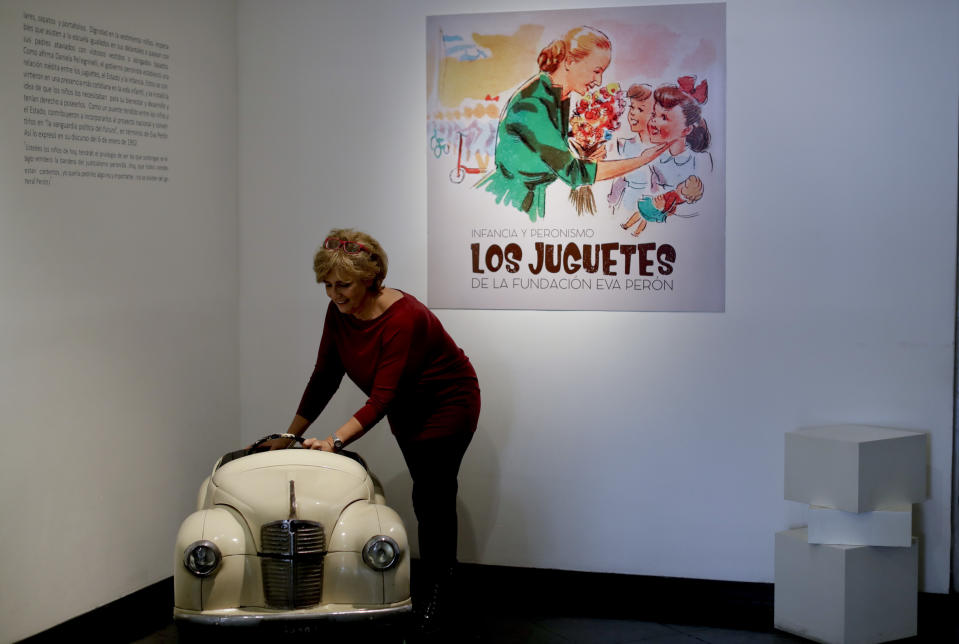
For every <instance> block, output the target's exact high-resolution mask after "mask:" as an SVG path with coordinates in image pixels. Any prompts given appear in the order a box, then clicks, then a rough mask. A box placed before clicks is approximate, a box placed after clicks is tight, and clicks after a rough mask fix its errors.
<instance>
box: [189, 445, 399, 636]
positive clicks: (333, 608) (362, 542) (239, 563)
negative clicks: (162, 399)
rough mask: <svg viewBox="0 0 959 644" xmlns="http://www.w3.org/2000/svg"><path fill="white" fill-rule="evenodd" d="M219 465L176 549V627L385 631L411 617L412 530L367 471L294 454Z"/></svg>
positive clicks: (342, 461)
mask: <svg viewBox="0 0 959 644" xmlns="http://www.w3.org/2000/svg"><path fill="white" fill-rule="evenodd" d="M229 456H230V455H227V456H226V457H224V458H223V459H220V461H217V464H216V466H215V467H214V471H213V473H212V474H211V475H210V477H208V478H207V479H206V480H205V481H204V482H203V485H202V486H201V487H200V491H199V498H198V503H197V508H198V509H197V511H196V512H194V513H193V514H191V515H190V516H188V517H187V518H186V520H184V522H183V524H182V525H181V527H180V531H179V534H178V535H177V541H176V547H175V549H174V562H173V566H174V575H173V578H174V618H175V619H177V620H179V621H181V622H184V621H185V622H192V623H196V624H214V625H220V626H223V625H255V624H258V623H261V622H264V621H272V620H289V619H293V620H297V619H310V618H321V619H333V620H349V619H359V620H377V619H380V618H391V617H397V616H402V615H404V614H405V613H408V612H409V611H410V609H411V603H410V591H409V589H410V583H409V578H410V574H409V571H410V558H409V550H408V544H407V539H406V530H405V528H404V526H403V522H402V520H401V519H400V517H399V515H398V514H397V513H396V512H395V511H393V510H392V509H391V508H389V507H388V506H387V505H386V503H385V499H384V497H383V493H382V490H381V488H380V486H379V484H378V483H377V482H376V480H375V479H374V478H373V477H372V476H371V475H370V473H369V472H368V471H367V469H366V467H364V466H363V465H361V464H360V463H359V462H358V461H356V460H353V459H352V458H349V457H347V456H343V455H340V454H331V453H328V452H320V451H314V450H306V449H287V450H275V451H270V452H263V453H257V454H250V455H247V456H242V457H240V458H235V459H234V460H230V461H229V462H225V461H226V460H227V458H228V457H229Z"/></svg>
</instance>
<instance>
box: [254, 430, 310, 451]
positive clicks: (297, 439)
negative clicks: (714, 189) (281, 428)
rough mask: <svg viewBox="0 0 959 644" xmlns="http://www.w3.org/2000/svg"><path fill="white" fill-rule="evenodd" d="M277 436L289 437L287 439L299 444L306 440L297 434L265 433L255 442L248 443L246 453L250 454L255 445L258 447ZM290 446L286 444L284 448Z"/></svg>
mask: <svg viewBox="0 0 959 644" xmlns="http://www.w3.org/2000/svg"><path fill="white" fill-rule="evenodd" d="M277 438H289V439H292V440H293V441H295V442H297V443H299V444H300V445H303V441H304V440H306V439H304V438H303V437H302V436H297V435H296V434H269V435H267V436H264V437H263V438H261V439H260V440H258V441H256V442H255V443H253V444H252V445H250V447H249V449H247V453H248V454H252V453H253V451H254V450H255V449H256V448H257V447H259V446H260V445H262V444H263V443H265V442H266V441H271V440H274V439H277ZM290 447H291V446H290V445H288V446H286V448H285V449H290Z"/></svg>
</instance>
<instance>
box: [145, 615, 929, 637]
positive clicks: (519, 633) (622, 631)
mask: <svg viewBox="0 0 959 644" xmlns="http://www.w3.org/2000/svg"><path fill="white" fill-rule="evenodd" d="M323 635H324V633H323V632H322V630H320V629H318V630H315V631H313V632H312V633H294V634H287V636H286V637H280V638H278V637H276V634H274V636H273V637H265V638H256V639H258V640H259V641H264V642H265V641H277V640H278V639H286V640H289V641H308V640H309V641H314V642H319V641H326V642H339V641H353V640H355V639H359V640H360V641H375V640H377V639H380V638H376V637H370V636H369V635H368V634H366V633H364V635H360V636H358V637H357V638H353V637H350V634H349V632H343V631H340V632H338V633H337V635H339V636H340V637H336V638H332V637H323ZM199 639H202V638H199ZM228 639H232V638H224V640H228ZM390 639H392V640H393V641H396V642H403V641H404V638H403V636H402V634H397V635H396V636H395V638H390V637H387V636H384V637H383V638H382V640H381V641H385V640H390ZM179 641H181V640H180V639H179V638H178V634H177V631H176V627H175V626H173V625H172V624H171V625H169V626H167V627H166V628H165V629H163V630H160V631H157V632H155V633H152V634H151V635H149V636H148V637H145V638H143V639H141V640H137V643H138V644H161V643H170V642H179ZM405 641H407V642H410V643H411V644H412V642H415V641H417V640H415V639H413V638H410V639H406V640H405ZM428 641H429V642H444V643H459V642H496V643H498V644H500V643H501V644H568V643H570V642H581V643H595V644H600V643H602V644H614V643H617V642H622V643H626V642H644V643H649V644H702V643H703V642H707V643H710V644H734V643H739V642H743V643H755V644H760V643H767V642H768V643H772V642H792V643H794V644H795V643H796V642H806V641H808V640H803V639H801V638H798V637H794V636H792V635H789V634H788V633H782V632H755V631H741V630H732V629H723V628H710V627H706V626H682V625H677V624H658V623H656V622H637V621H630V620H618V619H585V618H572V617H543V618H529V619H522V618H485V619H482V620H475V621H473V622H471V623H460V624H458V625H456V626H453V627H452V628H450V629H448V630H447V631H446V632H445V633H443V634H439V635H436V636H434V637H432V638H429V639H428ZM904 641H909V640H904ZM946 641H948V640H946Z"/></svg>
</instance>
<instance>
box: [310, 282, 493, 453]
mask: <svg viewBox="0 0 959 644" xmlns="http://www.w3.org/2000/svg"><path fill="white" fill-rule="evenodd" d="M402 295H403V297H402V298H400V299H399V300H397V301H396V302H394V303H393V304H392V305H390V307H389V308H387V309H386V311H384V312H383V314H382V315H380V316H379V317H377V318H374V319H372V320H360V319H358V318H356V317H354V316H352V315H349V314H344V313H340V312H339V310H338V309H337V308H336V306H335V305H334V304H333V302H330V304H329V307H328V308H327V310H326V321H325V322H324V326H323V338H322V340H321V341H320V348H319V351H318V352H317V357H316V367H315V368H314V369H313V375H312V376H311V377H310V381H309V383H307V386H306V391H304V392H303V398H302V399H301V400H300V407H299V409H298V410H297V414H299V415H300V416H303V417H304V418H306V419H307V420H309V421H310V422H311V423H312V422H313V421H314V420H316V418H317V417H318V416H319V415H320V412H321V411H323V408H324V407H326V404H327V403H328V402H329V401H330V398H332V396H333V394H334V393H335V392H336V390H337V388H338V387H339V385H340V382H341V381H342V379H343V374H344V373H345V374H347V375H348V376H349V377H350V380H352V381H353V382H354V383H356V386H358V387H359V388H360V389H361V390H362V391H363V393H365V394H366V395H367V396H369V399H368V400H367V401H366V404H365V405H363V407H361V408H360V410H359V411H357V412H356V413H355V414H354V417H355V418H356V420H358V421H359V422H360V424H361V425H362V426H363V429H369V428H370V427H372V426H373V425H375V424H376V423H377V422H378V421H379V420H380V419H382V418H383V416H387V418H388V420H389V423H390V428H391V430H392V431H393V433H394V434H396V436H397V438H400V439H413V440H416V439H422V438H436V437H440V436H450V435H453V434H456V433H459V432H463V431H470V432H472V431H474V430H475V429H476V415H477V414H478V413H479V385H478V381H477V378H476V372H475V371H474V370H473V365H472V364H470V361H469V358H467V357H466V354H465V353H463V350H462V349H460V348H459V347H458V346H457V345H456V343H455V342H454V341H453V339H452V338H451V337H450V336H449V334H448V333H446V330H445V329H444V328H443V325H442V324H441V323H440V321H439V319H438V318H437V317H436V316H435V315H433V312H432V311H430V310H429V309H428V308H426V306H424V305H423V303H422V302H420V301H419V300H417V299H416V298H415V297H413V296H412V295H409V294H407V293H403V294H402ZM466 409H472V410H473V411H474V412H475V413H473V414H472V415H470V414H465V415H464V410H466ZM470 416H471V418H472V420H471V419H470Z"/></svg>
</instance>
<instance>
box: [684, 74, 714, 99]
mask: <svg viewBox="0 0 959 644" xmlns="http://www.w3.org/2000/svg"><path fill="white" fill-rule="evenodd" d="M676 83H677V84H678V85H679V89H681V90H683V92H685V93H686V94H688V95H689V96H691V97H692V98H693V99H695V100H696V102H697V103H705V102H706V98H707V94H708V93H709V86H708V85H707V84H706V81H703V82H702V83H700V84H699V85H697V84H696V77H695V76H682V77H680V78H679V80H677V81H676Z"/></svg>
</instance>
